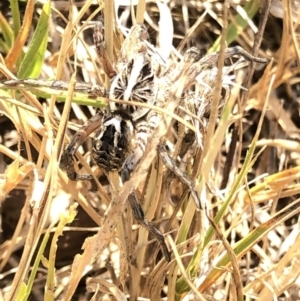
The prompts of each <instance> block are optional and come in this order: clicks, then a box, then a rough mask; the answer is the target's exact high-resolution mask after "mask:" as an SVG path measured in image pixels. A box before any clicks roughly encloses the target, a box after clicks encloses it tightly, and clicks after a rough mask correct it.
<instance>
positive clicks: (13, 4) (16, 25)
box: [9, 0, 21, 37]
mask: <svg viewBox="0 0 300 301" xmlns="http://www.w3.org/2000/svg"><path fill="white" fill-rule="evenodd" d="M9 3H10V8H11V14H12V18H13V30H14V37H17V35H18V33H19V31H20V28H21V17H20V8H19V2H18V1H17V0H10V1H9Z"/></svg>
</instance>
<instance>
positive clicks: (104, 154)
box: [93, 114, 133, 171]
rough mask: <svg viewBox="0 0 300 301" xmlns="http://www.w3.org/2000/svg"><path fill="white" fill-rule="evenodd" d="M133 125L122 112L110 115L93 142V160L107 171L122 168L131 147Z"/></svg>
mask: <svg viewBox="0 0 300 301" xmlns="http://www.w3.org/2000/svg"><path fill="white" fill-rule="evenodd" d="M132 132H133V126H132V123H131V120H129V119H125V118H123V116H121V114H116V115H114V116H111V117H108V118H107V119H106V120H105V121H104V123H103V126H102V127H101V128H100V129H99V130H98V132H97V134H96V136H95V138H94V143H93V160H94V161H95V163H96V164H97V165H98V166H100V167H102V168H103V169H104V170H106V171H114V170H120V169H121V167H122V165H123V163H124V161H125V159H126V157H127V156H128V153H129V152H130V149H131V139H130V137H131V136H132Z"/></svg>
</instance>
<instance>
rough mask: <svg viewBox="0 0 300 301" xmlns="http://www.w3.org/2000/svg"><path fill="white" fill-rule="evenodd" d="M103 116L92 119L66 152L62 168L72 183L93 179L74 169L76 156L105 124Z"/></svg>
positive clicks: (82, 128)
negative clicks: (87, 139)
mask: <svg viewBox="0 0 300 301" xmlns="http://www.w3.org/2000/svg"><path fill="white" fill-rule="evenodd" d="M103 117H104V116H103V114H100V113H98V114H96V115H95V116H93V117H92V118H90V119H89V120H88V121H87V122H86V123H85V124H84V125H83V126H82V127H81V128H80V129H79V130H78V131H77V132H76V133H75V134H74V136H73V137H72V139H71V141H70V143H69V144H68V146H67V147H66V149H65V150H64V152H63V154H62V157H61V160H60V168H61V169H63V170H65V171H66V173H67V176H68V178H69V179H70V180H72V181H78V180H89V181H92V180H93V177H92V176H91V175H82V174H78V173H77V172H76V170H75V167H74V163H75V162H74V156H75V153H76V151H77V149H78V148H79V147H80V146H81V145H82V143H83V142H84V141H85V140H86V138H87V137H88V136H89V135H90V134H91V133H93V132H94V131H95V130H97V129H98V128H99V127H100V125H101V124H102V122H103Z"/></svg>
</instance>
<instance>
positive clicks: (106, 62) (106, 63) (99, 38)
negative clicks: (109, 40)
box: [93, 22, 117, 78]
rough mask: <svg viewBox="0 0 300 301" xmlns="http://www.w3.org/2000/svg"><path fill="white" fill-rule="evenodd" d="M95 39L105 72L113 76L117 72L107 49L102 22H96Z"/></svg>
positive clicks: (110, 76)
mask: <svg viewBox="0 0 300 301" xmlns="http://www.w3.org/2000/svg"><path fill="white" fill-rule="evenodd" d="M93 39H94V44H95V46H96V50H97V53H98V57H99V60H100V62H101V65H102V67H103V69H104V72H105V74H106V75H107V76H108V77H109V78H113V77H114V76H115V75H116V74H117V73H116V70H115V68H114V67H113V64H112V62H111V60H110V58H109V56H108V54H107V51H106V49H105V42H104V37H103V24H102V23H101V22H96V24H95V27H94V34H93Z"/></svg>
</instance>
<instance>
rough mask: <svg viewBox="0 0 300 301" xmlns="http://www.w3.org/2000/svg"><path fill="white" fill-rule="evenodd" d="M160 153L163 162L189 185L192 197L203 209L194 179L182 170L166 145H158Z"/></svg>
mask: <svg viewBox="0 0 300 301" xmlns="http://www.w3.org/2000/svg"><path fill="white" fill-rule="evenodd" d="M157 150H158V154H159V156H160V157H161V159H162V161H163V163H164V164H165V165H166V166H167V168H168V169H169V170H171V171H173V172H174V174H175V175H176V176H177V177H178V178H179V179H180V181H181V182H182V183H183V184H185V185H186V186H188V188H189V190H190V192H191V194H192V197H193V198H194V201H195V204H196V206H197V207H198V208H199V209H202V204H201V201H200V198H199V196H198V194H197V192H196V190H195V187H194V183H193V182H192V180H191V179H190V178H189V177H188V176H187V174H186V173H184V172H183V171H181V170H180V169H179V167H178V166H177V164H176V162H175V161H174V160H173V159H172V158H171V157H170V156H169V154H168V152H167V150H166V148H165V146H163V145H161V144H159V145H158V146H157Z"/></svg>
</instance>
